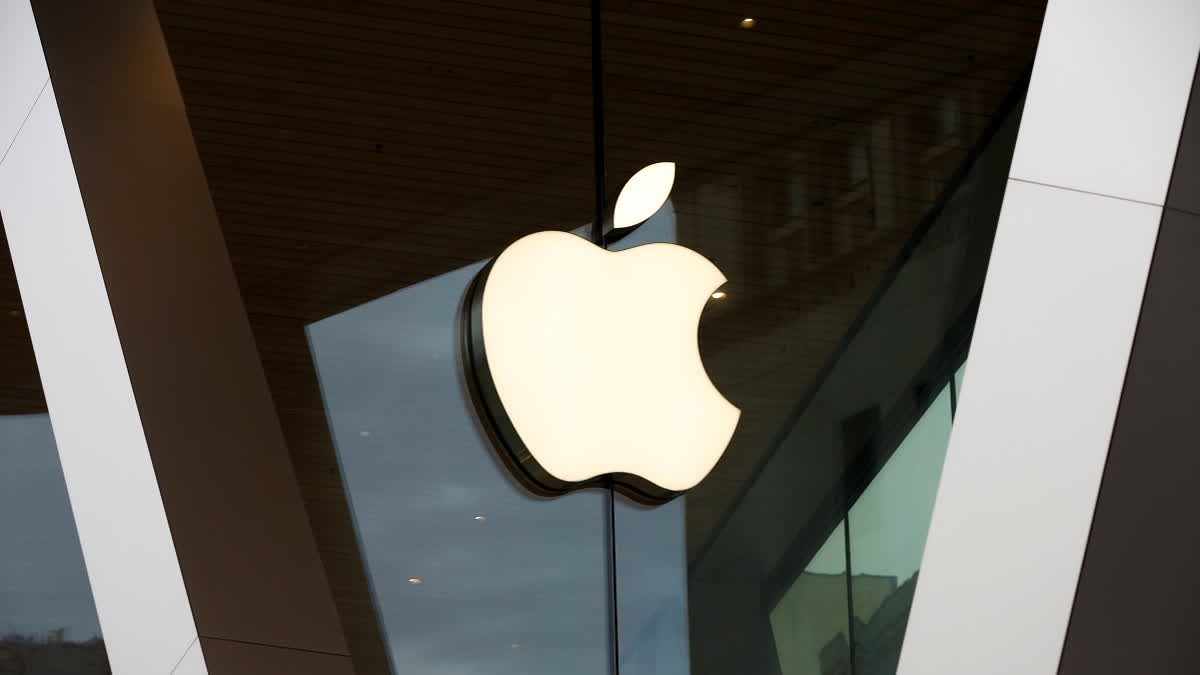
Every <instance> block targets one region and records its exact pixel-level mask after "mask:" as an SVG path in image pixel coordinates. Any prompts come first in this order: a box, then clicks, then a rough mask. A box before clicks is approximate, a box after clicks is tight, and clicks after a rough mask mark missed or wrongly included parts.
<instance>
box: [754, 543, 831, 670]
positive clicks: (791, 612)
mask: <svg viewBox="0 0 1200 675" xmlns="http://www.w3.org/2000/svg"><path fill="white" fill-rule="evenodd" d="M846 583H847V581H846V525H845V523H844V522H841V523H838V525H837V527H836V528H834V530H833V532H832V533H831V534H830V535H829V538H828V539H826V540H825V543H824V544H822V545H821V548H820V549H818V550H817V552H816V554H815V555H813V558H812V561H810V562H809V563H808V566H807V567H805V569H804V571H803V572H802V573H801V574H800V575H799V576H798V577H796V580H795V581H794V582H792V585H791V586H790V587H789V588H788V589H787V591H786V592H785V593H784V594H783V597H782V598H781V599H780V600H779V603H778V604H776V605H775V607H774V608H773V609H772V610H771V632H772V634H773V635H774V637H775V649H776V650H777V652H778V654H779V672H780V675H824V674H825V673H837V672H845V671H848V669H849V657H850V654H849V652H850V625H849V616H848V614H847V611H846V607H847V602H848V599H849V595H848V594H847V590H848V589H847V588H846Z"/></svg>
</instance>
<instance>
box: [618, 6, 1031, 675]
mask: <svg viewBox="0 0 1200 675" xmlns="http://www.w3.org/2000/svg"><path fill="white" fill-rule="evenodd" d="M729 12H730V9H729V6H728V4H727V3H724V4H722V3H718V2H710V1H708V0H700V1H698V2H689V3H605V11H604V25H603V29H604V30H603V36H604V45H603V57H604V63H603V66H604V73H605V77H606V81H605V95H606V99H605V101H604V103H605V132H606V136H605V143H606V148H607V157H606V169H607V180H608V182H609V193H610V194H616V193H617V192H618V191H619V189H620V185H621V183H623V182H624V181H625V180H627V179H628V178H629V177H630V176H631V175H633V174H634V172H636V171H637V170H639V169H640V168H641V167H643V166H645V165H647V164H651V163H655V162H662V161H673V162H675V163H676V165H677V174H676V182H675V185H674V188H673V190H672V193H671V198H672V208H673V213H674V217H675V238H674V241H675V242H676V243H679V244H681V245H684V246H687V247H689V248H691V249H693V250H695V251H697V252H699V253H701V254H703V255H704V256H706V257H707V258H709V259H710V260H711V261H713V263H714V264H716V265H717V267H719V268H720V269H721V270H722V272H723V273H724V274H725V276H726V277H727V279H728V281H727V282H726V283H725V285H724V286H723V288H722V290H723V291H724V292H725V296H724V297H722V298H720V299H719V300H714V301H712V302H709V303H708V306H707V307H706V309H705V311H704V313H703V315H702V317H701V320H700V331H699V340H700V350H701V356H702V358H703V360H704V366H705V368H706V369H707V371H708V373H709V375H710V377H711V379H712V380H713V382H714V384H715V385H716V386H717V388H718V389H719V390H720V391H721V393H722V394H723V395H724V396H725V397H727V398H728V399H729V400H730V401H731V402H732V403H733V404H735V405H737V406H738V407H739V408H740V409H741V410H742V417H741V419H740V420H739V423H738V427H737V430H736V432H735V434H734V436H733V440H732V442H731V443H730V445H729V448H728V450H727V451H726V453H725V455H724V456H723V457H722V459H721V460H720V462H718V463H717V465H716V467H715V468H714V469H713V471H712V473H711V474H710V475H709V477H708V478H707V479H706V480H705V481H703V482H702V483H700V484H699V485H698V486H697V487H696V488H695V489H694V490H692V491H691V492H689V494H688V495H687V496H686V498H685V499H684V502H683V505H682V507H677V512H678V518H677V519H675V520H674V521H672V519H670V518H669V517H667V516H661V517H660V516H659V514H655V515H654V516H652V517H651V516H647V515H646V514H645V513H644V512H639V511H632V510H631V511H630V512H629V513H628V514H625V515H623V516H622V515H619V517H618V518H617V521H616V525H617V528H616V538H617V551H618V558H617V587H618V598H617V599H618V607H619V611H618V620H619V623H620V626H621V630H620V632H619V636H620V639H621V642H622V645H621V653H622V654H623V655H626V654H633V653H634V652H635V651H637V652H639V653H645V652H653V651H654V650H652V649H649V648H647V647H645V646H644V645H643V644H642V642H638V643H637V644H636V647H635V644H634V642H633V641H634V640H643V639H644V637H643V636H644V635H646V634H647V633H643V632H639V630H637V629H638V628H641V627H642V626H643V625H645V624H646V623H647V619H645V618H643V617H645V616H647V615H648V613H649V610H648V608H647V604H648V600H647V598H648V597H649V596H650V595H651V594H652V591H653V588H654V584H655V583H657V582H655V581H654V580H655V579H662V578H669V579H670V580H671V581H670V583H671V584H677V583H681V581H680V580H681V579H682V580H683V581H682V583H685V584H686V587H687V597H686V598H685V600H686V607H687V624H686V626H684V625H682V624H681V625H679V626H673V627H672V628H671V631H669V632H665V633H663V635H664V637H663V638H662V639H663V640H664V641H673V642H672V643H673V644H674V643H677V642H678V640H677V639H676V637H675V636H677V635H680V634H683V632H684V628H686V635H687V643H688V644H687V648H688V652H689V655H690V656H689V659H688V663H689V666H690V669H691V673H693V674H695V675H708V674H713V675H717V674H724V673H730V672H744V673H773V672H779V671H780V670H781V669H782V670H783V671H784V672H790V671H791V669H793V668H812V669H816V670H815V672H821V673H826V672H828V673H834V672H847V671H846V670H845V669H848V668H850V667H851V666H852V665H855V664H853V661H854V658H855V654H854V652H853V651H852V650H851V648H850V645H851V642H852V639H851V636H852V634H853V633H854V632H855V631H854V628H855V626H854V625H852V624H848V623H847V615H848V614H850V612H851V607H850V604H851V598H850V596H851V595H852V596H853V600H852V603H853V612H854V614H856V615H857V616H860V617H872V616H875V615H876V614H878V613H879V612H880V611H882V610H881V608H883V607H885V606H890V605H888V599H889V598H891V597H893V596H894V594H895V593H896V592H897V590H898V589H900V588H901V585H902V584H903V583H904V581H905V579H898V578H897V576H896V573H895V571H894V570H892V571H888V570H884V571H883V572H879V573H874V572H872V573H868V574H866V575H864V576H861V578H860V577H856V578H855V582H854V584H853V588H851V589H850V590H852V591H857V592H854V593H849V594H848V593H846V592H845V591H846V590H847V589H846V583H845V581H844V579H843V580H842V582H841V587H842V588H841V591H842V592H841V593H840V595H839V594H838V593H837V592H835V591H834V590H820V591H818V590H815V588H816V586H820V587H821V588H822V589H833V588H834V587H836V586H837V585H838V583H839V582H838V581H836V580H830V579H828V578H821V579H824V580H820V581H819V580H818V578H820V577H818V572H816V571H814V570H813V568H812V567H811V566H812V564H813V556H814V555H815V554H816V553H817V551H818V550H820V549H821V547H822V545H823V544H824V543H825V542H826V538H827V537H828V536H829V534H830V532H831V531H832V529H833V528H834V527H835V526H836V524H837V523H838V522H839V521H841V520H842V519H843V518H844V517H845V516H846V510H847V508H848V505H849V504H850V503H853V502H854V501H855V500H856V499H859V498H860V497H859V493H860V492H861V491H862V490H863V489H870V488H867V483H868V482H869V480H868V479H869V478H870V475H871V473H872V472H873V471H874V470H875V469H876V468H878V467H876V466H873V465H871V460H872V459H873V457H874V456H875V455H876V454H877V453H878V452H880V451H881V449H882V447H883V446H884V445H886V444H887V443H893V444H894V443H898V442H899V441H900V440H901V439H886V438H884V437H883V436H884V435H885V434H886V431H887V430H886V429H885V426H886V425H892V424H894V423H895V420H896V419H898V418H900V419H902V420H903V421H904V423H906V424H908V425H911V424H913V423H914V422H916V419H917V418H918V417H919V416H920V415H921V414H922V412H923V409H916V405H915V403H914V401H916V400H917V399H919V398H921V396H919V395H918V393H919V392H918V390H919V389H920V388H921V387H924V386H928V385H929V380H928V379H926V380H924V381H921V376H923V375H925V374H926V370H927V368H928V366H929V364H930V362H931V361H934V360H937V359H939V358H946V355H945V354H944V352H945V351H946V349H947V347H946V343H947V341H948V340H949V339H950V336H951V333H954V332H955V331H959V330H961V329H962V328H963V326H964V324H969V322H970V320H971V319H970V317H971V312H972V307H973V302H974V301H975V299H976V297H977V296H978V293H979V290H980V288H981V284H982V279H983V274H984V270H985V269H986V263H987V257H988V253H989V251H990V248H991V241H992V235H993V233H994V227H995V224H996V219H997V214H998V210H999V205H1000V203H1001V200H1002V196H1003V188H1004V185H1005V181H1006V178H1007V172H1008V165H1009V162H1010V159H1011V154H1012V149H1013V146H1014V143H1015V137H1016V128H1017V121H1018V119H1019V115H1020V107H1021V100H1020V97H1021V92H1022V91H1023V87H1024V84H1023V82H1024V74H1025V72H1026V71H1027V69H1028V67H1029V66H1030V64H1031V62H1032V59H1033V56H1034V52H1035V47H1036V42H1037V37H1038V30H1039V28H1040V24H1041V19H1042V14H1043V12H1044V3H1024V4H1022V5H1020V6H1016V5H1014V4H1012V3H1001V2H985V3H982V4H980V3H974V4H970V3H960V2H957V1H954V0H951V1H950V2H945V3H928V2H925V3H917V4H915V5H908V6H905V7H904V8H903V9H901V10H898V9H897V6H896V4H895V3H890V4H889V3H880V2H858V3H854V4H853V5H847V4H842V3H826V4H824V5H821V6H820V7H819V8H815V9H814V8H812V7H804V8H800V7H789V6H786V3H782V4H781V3H775V4H774V5H772V6H764V7H757V8H756V9H755V10H754V13H753V16H739V15H736V14H734V15H730V13H729ZM744 19H753V20H752V21H744ZM964 50H965V51H964ZM967 327H968V328H969V325H968V326H967ZM948 379H949V373H948V372H945V373H942V374H941V375H940V376H939V379H937V380H936V381H934V382H933V386H935V387H937V388H940V387H941V386H942V385H944V384H945V383H946V382H947V380H948ZM947 425H948V422H947ZM892 447H895V446H894V445H893V446H892ZM885 480H886V478H885ZM935 486H936V476H935V478H934V483H933V484H932V485H929V486H928V494H925V493H922V494H921V495H920V496H919V497H920V499H925V498H931V497H932V494H933V490H934V487H935ZM914 489H915V488H914ZM880 490H884V488H883V487H880V488H876V489H875V491H876V492H879V491H880ZM884 491H885V492H886V490H884ZM847 493H848V494H847ZM887 497H888V498H889V499H890V498H893V497H896V498H899V496H897V495H894V494H892V493H890V492H888V493H887ZM867 499H868V503H870V502H871V500H872V499H875V498H874V497H871V496H870V495H868V496H867ZM913 499H917V497H913ZM902 507H903V505H900V506H897V507H896V508H902ZM864 517H865V516H864ZM635 518H641V519H642V520H646V519H651V518H652V519H653V521H654V525H655V527H657V528H659V529H658V530H657V532H652V531H650V530H649V528H650V526H649V524H646V523H637V524H634V520H635ZM846 522H847V527H849V531H850V534H851V536H853V535H854V531H855V519H854V517H853V516H851V517H850V518H849V519H848V520H847V521H846ZM868 522H869V521H868ZM904 525H905V527H908V530H906V531H905V532H904V533H903V534H900V533H898V534H897V536H898V537H900V536H902V537H904V538H905V541H906V543H907V545H908V547H909V549H912V550H914V551H915V556H916V559H917V561H919V554H920V550H921V546H922V544H923V539H924V534H923V530H921V528H920V527H917V525H916V524H913V523H907V522H906V523H904ZM676 542H679V545H681V546H682V547H683V551H682V552H680V551H677V550H675V549H674V543H676ZM864 543H865V542H864ZM885 544H886V545H885ZM880 545H881V546H884V548H885V550H886V552H887V553H888V554H889V555H892V556H893V557H898V556H901V555H902V553H903V550H902V549H898V548H896V547H895V546H896V545H895V542H891V543H887V542H885V543H882V544H880ZM631 549H635V550H637V551H638V552H639V553H638V554H637V556H636V557H630V558H628V559H627V558H624V557H622V554H621V551H622V550H631ZM655 555H657V556H658V557H657V558H653V557H652V556H655ZM864 555H865V556H866V557H867V560H868V561H869V560H870V553H869V552H868V553H864ZM909 557H910V558H911V557H913V555H909ZM850 559H851V562H852V563H853V562H854V558H853V555H851V558H850ZM917 564H919V562H911V563H908V565H909V566H912V567H913V570H915V565H917ZM670 565H675V566H677V569H678V571H677V572H676V574H674V575H668V574H666V573H665V571H664V570H665V569H666V568H667V567H668V566H670ZM648 570H653V572H650V571H648ZM853 573H854V574H856V575H858V573H859V571H858V568H857V566H855V568H854V570H853ZM841 574H842V576H843V577H844V575H845V569H844V567H843V568H842V569H841ZM911 576H912V570H909V571H908V573H907V577H911ZM907 577H905V578H907ZM818 593H827V595H823V596H821V597H822V598H825V599H822V600H820V601H819V602H818V601H817V600H814V599H812V598H813V597H816V596H815V595H814V594H818ZM797 598H808V599H805V600H797ZM663 601H664V602H665V598H664V599H663ZM839 602H840V605H839ZM839 608H840V609H839ZM792 609H794V610H795V612H801V613H803V612H805V611H809V612H811V613H812V614H811V615H810V616H799V615H795V614H788V612H789V611H792ZM839 612H840V614H839ZM626 616H628V617H629V620H628V621H626V620H625V618H624V617H626ZM786 617H791V618H786ZM839 617H840V618H839ZM826 621H829V622H834V623H837V622H840V625H841V626H842V627H843V629H844V630H842V631H840V632H837V631H833V632H830V633H829V634H828V635H824V634H822V635H820V636H819V637H818V634H819V633H821V631H822V630H824V629H821V630H817V629H816V628H815V626H817V625H818V624H820V623H821V622H826ZM631 624H632V626H631ZM821 625H824V624H821ZM787 626H791V628H786V627H787ZM831 630H832V629H831ZM838 635H841V636H842V639H843V640H844V641H843V642H842V643H841V644H842V647H841V652H840V653H839V652H838V647H837V644H836V639H837V638H836V636H838ZM668 636H669V637H668ZM790 640H794V641H795V644H783V643H784V642H787V641H790ZM822 654H823V656H822ZM630 659H631V660H628V661H626V660H623V661H622V664H623V665H630V664H633V663H634V661H633V660H632V657H630ZM680 662H681V660H678V659H677V660H676V661H674V662H672V664H675V663H680ZM797 663H805V664H807V665H804V666H798V665H793V664H797ZM630 667H632V666H630ZM640 667H641V666H639V668H640ZM672 667H675V666H674V665H672ZM638 672H643V671H638ZM796 672H806V671H804V670H798V671H796ZM858 672H867V671H864V670H861V669H860V670H859V671H858ZM872 672H873V671H872Z"/></svg>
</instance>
